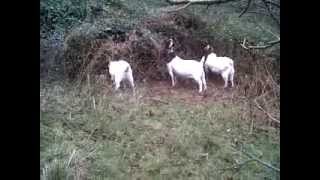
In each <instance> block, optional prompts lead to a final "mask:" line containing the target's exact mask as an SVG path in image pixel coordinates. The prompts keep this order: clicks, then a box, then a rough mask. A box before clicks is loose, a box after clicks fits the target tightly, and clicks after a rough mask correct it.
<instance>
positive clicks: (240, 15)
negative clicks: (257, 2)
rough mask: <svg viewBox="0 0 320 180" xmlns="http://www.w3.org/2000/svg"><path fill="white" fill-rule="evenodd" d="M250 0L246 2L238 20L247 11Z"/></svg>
mask: <svg viewBox="0 0 320 180" xmlns="http://www.w3.org/2000/svg"><path fill="white" fill-rule="evenodd" d="M251 1H252V0H248V3H247V6H246V8H245V9H244V10H243V11H242V12H241V13H240V15H239V18H240V17H241V16H242V15H243V14H244V13H246V12H247V11H248V9H249V7H250V4H251Z"/></svg>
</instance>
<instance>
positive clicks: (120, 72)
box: [109, 60, 134, 91]
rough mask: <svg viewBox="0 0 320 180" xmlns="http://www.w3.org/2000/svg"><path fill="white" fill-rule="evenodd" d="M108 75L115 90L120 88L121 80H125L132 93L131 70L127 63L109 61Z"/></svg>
mask: <svg viewBox="0 0 320 180" xmlns="http://www.w3.org/2000/svg"><path fill="white" fill-rule="evenodd" d="M109 74H110V76H111V80H112V81H113V84H114V85H115V90H118V89H119V87H120V83H121V82H122V81H123V80H127V81H129V82H130V85H131V87H132V90H133V91H134V80H133V76H132V69H131V66H130V64H129V63H128V62H127V61H124V60H119V61H110V62H109Z"/></svg>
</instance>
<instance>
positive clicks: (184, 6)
mask: <svg viewBox="0 0 320 180" xmlns="http://www.w3.org/2000/svg"><path fill="white" fill-rule="evenodd" d="M191 4H192V1H189V2H188V3H187V4H185V5H183V6H181V7H179V8H177V9H173V10H167V11H166V12H176V11H180V10H181V9H185V8H187V7H188V6H190V5H191Z"/></svg>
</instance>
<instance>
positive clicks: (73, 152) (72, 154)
mask: <svg viewBox="0 0 320 180" xmlns="http://www.w3.org/2000/svg"><path fill="white" fill-rule="evenodd" d="M75 153H76V150H75V149H73V151H72V153H71V156H70V158H69V160H68V163H67V167H69V165H70V163H71V160H72V158H73V156H74V154H75Z"/></svg>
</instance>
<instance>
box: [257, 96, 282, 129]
mask: <svg viewBox="0 0 320 180" xmlns="http://www.w3.org/2000/svg"><path fill="white" fill-rule="evenodd" d="M254 103H255V104H256V106H257V107H258V109H260V110H261V111H262V112H264V113H265V114H266V115H267V116H268V117H269V118H270V119H271V120H273V121H275V122H277V123H279V124H280V121H279V120H278V119H276V118H274V117H273V116H271V115H270V113H268V112H267V111H266V110H264V109H263V108H262V107H261V106H260V105H259V104H258V102H257V101H256V100H254Z"/></svg>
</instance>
